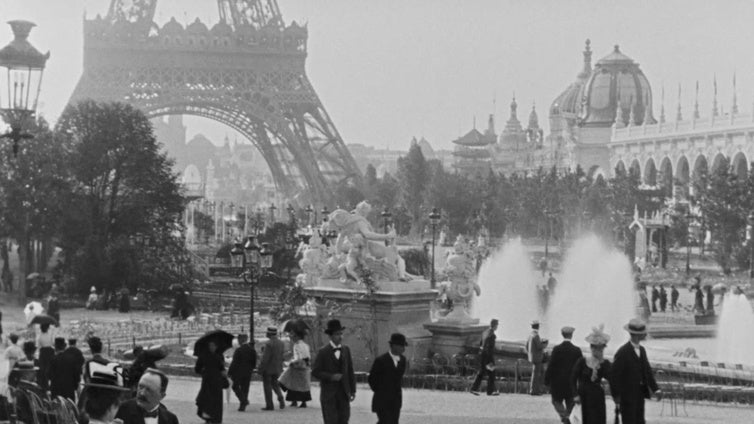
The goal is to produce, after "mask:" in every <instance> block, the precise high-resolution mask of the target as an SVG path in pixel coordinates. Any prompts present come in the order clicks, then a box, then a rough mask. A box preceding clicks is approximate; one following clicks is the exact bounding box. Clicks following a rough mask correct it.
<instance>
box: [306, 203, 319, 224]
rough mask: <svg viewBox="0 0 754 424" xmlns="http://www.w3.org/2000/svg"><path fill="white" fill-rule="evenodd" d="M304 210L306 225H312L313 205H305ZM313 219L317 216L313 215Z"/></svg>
mask: <svg viewBox="0 0 754 424" xmlns="http://www.w3.org/2000/svg"><path fill="white" fill-rule="evenodd" d="M304 212H306V225H312V213H314V207H313V206H312V205H311V204H309V205H306V209H304ZM314 219H315V220H316V219H317V217H316V216H315V217H314Z"/></svg>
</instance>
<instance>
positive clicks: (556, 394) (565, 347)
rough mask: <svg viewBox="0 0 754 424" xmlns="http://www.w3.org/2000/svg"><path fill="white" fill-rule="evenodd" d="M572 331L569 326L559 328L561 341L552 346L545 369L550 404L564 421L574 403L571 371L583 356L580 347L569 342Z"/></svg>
mask: <svg viewBox="0 0 754 424" xmlns="http://www.w3.org/2000/svg"><path fill="white" fill-rule="evenodd" d="M574 331H575V329H574V328H573V327H569V326H565V327H563V328H561V329H560V334H561V335H562V336H563V343H561V344H559V345H557V346H555V347H554V348H552V356H551V357H550V362H549V364H547V370H546V371H545V386H548V387H550V396H551V397H552V405H553V406H554V407H555V412H557V413H558V416H560V420H561V421H562V422H564V423H567V422H569V421H568V417H569V416H570V415H571V411H572V410H573V405H574V402H573V398H574V397H575V394H574V393H573V386H572V385H571V371H572V370H573V366H574V365H575V364H576V362H578V360H579V359H581V358H582V357H583V356H584V355H583V354H582V353H581V349H579V348H578V347H576V346H574V345H573V343H571V338H572V337H573V332H574Z"/></svg>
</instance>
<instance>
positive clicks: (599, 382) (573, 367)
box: [470, 319, 659, 424]
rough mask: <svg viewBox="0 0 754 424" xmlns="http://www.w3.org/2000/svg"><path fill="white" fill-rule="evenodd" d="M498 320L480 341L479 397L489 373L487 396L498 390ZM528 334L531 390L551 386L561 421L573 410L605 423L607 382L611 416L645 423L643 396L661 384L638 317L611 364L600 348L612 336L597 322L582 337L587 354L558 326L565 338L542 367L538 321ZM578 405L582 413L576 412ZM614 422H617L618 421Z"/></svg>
mask: <svg viewBox="0 0 754 424" xmlns="http://www.w3.org/2000/svg"><path fill="white" fill-rule="evenodd" d="M498 325H499V323H498V320H496V319H493V320H492V321H491V322H490V327H489V328H488V329H487V330H485V332H484V333H483V335H482V340H481V343H480V347H481V355H480V358H481V361H480V368H479V371H478V373H477V377H476V379H475V380H474V382H473V384H472V385H471V388H470V392H471V393H472V394H473V395H476V396H478V395H479V388H480V384H481V382H482V380H483V379H484V377H487V395H489V396H495V395H498V394H499V393H498V392H497V390H496V388H495V379H494V370H495V359H494V346H495V331H496V330H497V328H498ZM531 328H532V332H531V334H530V336H529V338H528V340H527V342H526V353H527V358H528V360H529V362H530V363H531V364H532V375H531V382H530V385H529V394H531V395H533V396H537V395H540V394H542V393H543V391H544V386H547V387H549V391H550V396H551V400H552V404H553V407H554V408H555V411H556V413H557V414H558V417H559V418H560V420H561V422H562V423H566V424H569V423H571V419H572V418H573V416H574V414H575V415H578V419H579V420H580V421H579V422H581V423H584V424H605V423H607V408H606V400H605V390H604V388H603V382H607V385H609V387H610V393H611V395H612V398H613V402H614V404H615V415H616V417H620V422H622V423H624V424H634V423H637V424H643V423H644V422H645V420H644V400H645V399H649V398H650V397H651V396H652V395H653V394H655V395H658V396H659V387H658V385H657V382H656V381H655V378H654V373H653V371H652V367H651V366H650V364H649V360H648V359H647V352H646V350H645V349H644V347H643V346H642V345H641V342H642V340H644V339H645V338H646V336H647V327H646V324H644V322H643V321H641V320H639V319H632V320H630V321H629V322H628V323H627V324H626V325H625V326H624V329H625V330H626V331H627V332H628V334H629V340H628V342H626V343H625V344H623V345H622V346H621V347H620V348H619V349H618V350H617V351H616V353H615V355H614V358H613V362H612V363H611V362H610V361H609V360H607V359H605V357H604V352H605V348H606V347H607V344H608V342H609V341H610V335H608V334H606V333H605V332H604V327H603V326H599V327H596V328H593V329H592V332H591V333H590V334H589V335H587V336H586V337H585V339H584V340H585V341H586V342H587V343H588V344H589V355H588V356H586V357H584V355H583V353H582V351H581V349H580V348H578V347H576V346H575V345H574V344H573V343H572V341H571V340H572V338H573V334H574V332H575V331H576V329H575V328H573V327H570V326H565V327H563V328H562V329H561V331H560V332H561V335H562V336H563V342H562V343H560V344H559V345H557V346H555V347H554V348H553V349H552V353H551V357H550V358H549V360H548V361H547V368H546V370H545V368H544V364H545V354H544V351H545V347H546V345H547V343H548V341H547V340H546V339H543V338H541V337H540V335H539V322H538V321H533V322H532V323H531ZM576 405H579V406H580V414H578V413H576V412H575V411H574V407H575V406H576ZM616 422H618V421H617V420H616Z"/></svg>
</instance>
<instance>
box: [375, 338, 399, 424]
mask: <svg viewBox="0 0 754 424" xmlns="http://www.w3.org/2000/svg"><path fill="white" fill-rule="evenodd" d="M388 344H389V345H390V349H389V350H388V351H387V353H385V354H384V355H381V356H378V357H377V358H375V360H374V363H373V364H372V369H371V370H370V371H369V388H371V389H372V391H373V392H374V396H373V397H372V412H374V413H375V414H377V424H398V420H399V419H400V416H401V406H402V405H403V393H402V390H401V385H402V383H403V374H404V373H405V372H406V365H407V363H406V357H405V356H403V352H405V350H406V346H408V343H407V342H406V336H404V335H403V334H401V333H394V334H392V335H390V341H389V342H388Z"/></svg>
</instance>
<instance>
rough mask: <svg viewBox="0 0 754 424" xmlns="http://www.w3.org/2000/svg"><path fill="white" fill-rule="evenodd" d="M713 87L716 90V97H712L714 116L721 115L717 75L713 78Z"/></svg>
mask: <svg viewBox="0 0 754 424" xmlns="http://www.w3.org/2000/svg"><path fill="white" fill-rule="evenodd" d="M712 87H713V89H714V95H713V96H712V116H717V115H718V114H719V112H718V110H717V75H713V76H712Z"/></svg>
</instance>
